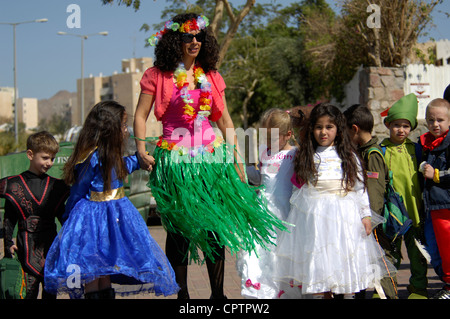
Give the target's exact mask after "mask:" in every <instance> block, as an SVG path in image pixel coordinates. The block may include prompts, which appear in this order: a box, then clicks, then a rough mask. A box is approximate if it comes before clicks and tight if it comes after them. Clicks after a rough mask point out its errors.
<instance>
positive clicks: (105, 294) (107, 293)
mask: <svg viewBox="0 0 450 319" xmlns="http://www.w3.org/2000/svg"><path fill="white" fill-rule="evenodd" d="M99 294H100V298H101V299H116V292H115V290H114V288H106V289H103V290H100V291H99Z"/></svg>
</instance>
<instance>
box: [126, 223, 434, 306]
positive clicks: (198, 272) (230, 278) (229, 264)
mask: <svg viewBox="0 0 450 319" xmlns="http://www.w3.org/2000/svg"><path fill="white" fill-rule="evenodd" d="M149 230H150V234H151V235H152V237H153V238H154V239H155V240H156V241H157V242H158V244H159V245H160V247H161V248H162V249H163V250H164V248H165V240H166V232H165V230H164V229H163V227H162V226H150V227H149ZM402 254H403V258H404V260H403V261H402V264H401V266H400V270H399V273H398V274H397V281H398V291H399V298H400V299H407V298H408V295H409V293H408V291H407V286H408V284H409V277H410V271H409V260H408V255H407V253H406V250H405V247H404V246H403V247H402ZM235 265H236V257H235V256H232V255H230V253H229V252H227V254H226V259H225V280H224V290H225V295H226V296H227V297H228V299H243V297H242V296H241V289H240V287H241V278H240V277H239V276H238V274H237V271H236V267H235ZM442 286H443V284H442V282H441V281H440V280H439V278H438V277H437V276H436V274H435V272H434V270H433V268H432V267H431V265H429V266H428V294H429V295H430V296H432V295H434V294H435V293H436V292H437V291H438V290H440V289H441V288H442ZM188 288H189V295H190V297H191V298H192V299H209V296H210V293H211V292H210V288H209V279H208V273H207V270H206V265H203V266H199V265H197V264H192V265H189V267H188ZM371 296H372V291H371V290H370V291H368V292H367V298H370V297H371ZM118 298H122V297H118ZM141 298H144V297H143V296H129V297H123V299H141ZM145 298H147V299H161V298H162V299H176V296H169V297H155V296H153V295H150V296H146V297H145Z"/></svg>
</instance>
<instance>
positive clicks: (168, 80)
mask: <svg viewBox="0 0 450 319" xmlns="http://www.w3.org/2000/svg"><path fill="white" fill-rule="evenodd" d="M206 76H207V78H208V81H209V82H210V83H211V95H212V105H211V111H210V112H211V115H210V116H209V118H208V119H209V121H212V122H215V121H217V120H218V119H220V117H221V116H222V113H223V109H224V102H223V96H224V95H225V87H226V85H225V82H224V80H223V78H222V76H221V75H220V74H219V72H217V71H210V72H208V73H207V74H206ZM140 84H141V93H144V94H149V95H153V96H154V97H155V102H154V113H155V117H156V119H157V120H158V121H161V122H162V124H163V139H165V140H166V141H167V142H168V143H172V142H175V143H176V144H177V145H178V146H184V147H191V146H197V145H206V144H208V143H210V142H212V141H214V139H215V135H214V133H213V130H212V127H211V124H210V122H209V121H203V122H202V123H201V127H196V125H195V123H188V122H186V121H185V119H184V117H183V112H184V109H183V106H184V102H183V100H182V98H181V93H180V90H179V89H178V88H177V86H176V85H175V83H174V81H173V72H163V71H160V70H159V69H158V68H157V67H152V68H149V69H147V70H146V71H145V73H144V75H143V77H142V79H141V83H140ZM189 93H190V95H191V98H192V99H193V100H194V103H193V105H192V106H193V107H194V109H195V111H196V112H198V110H199V105H198V100H199V97H200V89H196V90H192V91H189Z"/></svg>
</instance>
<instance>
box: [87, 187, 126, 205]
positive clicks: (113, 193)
mask: <svg viewBox="0 0 450 319" xmlns="http://www.w3.org/2000/svg"><path fill="white" fill-rule="evenodd" d="M123 197H125V190H124V188H123V187H120V188H116V189H111V190H109V191H104V192H92V191H91V199H90V200H91V201H92V202H107V201H110V200H117V199H121V198H123Z"/></svg>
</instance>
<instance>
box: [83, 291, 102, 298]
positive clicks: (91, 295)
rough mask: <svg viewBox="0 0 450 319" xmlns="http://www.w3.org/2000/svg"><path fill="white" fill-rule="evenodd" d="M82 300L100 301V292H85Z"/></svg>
mask: <svg viewBox="0 0 450 319" xmlns="http://www.w3.org/2000/svg"><path fill="white" fill-rule="evenodd" d="M84 299H101V297H100V291H93V292H87V293H85V294H84Z"/></svg>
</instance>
